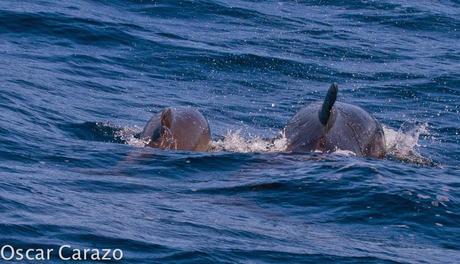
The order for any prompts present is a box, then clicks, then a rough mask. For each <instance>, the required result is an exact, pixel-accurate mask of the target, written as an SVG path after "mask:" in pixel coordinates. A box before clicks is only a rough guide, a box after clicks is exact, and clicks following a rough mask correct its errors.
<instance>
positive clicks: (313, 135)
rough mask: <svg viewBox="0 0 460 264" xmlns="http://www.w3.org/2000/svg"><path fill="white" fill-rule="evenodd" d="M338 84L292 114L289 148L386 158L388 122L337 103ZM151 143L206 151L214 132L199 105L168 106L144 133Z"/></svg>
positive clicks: (289, 128)
mask: <svg viewBox="0 0 460 264" xmlns="http://www.w3.org/2000/svg"><path fill="white" fill-rule="evenodd" d="M337 93H338V86H337V84H335V83H334V84H332V85H331V86H330V88H329V90H328V92H327V95H326V97H325V99H324V101H322V102H321V101H318V102H314V103H312V104H310V105H308V106H306V107H304V108H302V109H301V110H300V111H299V112H297V114H295V115H294V117H292V118H291V119H290V120H289V121H288V123H287V125H286V127H285V128H284V134H285V137H286V139H287V147H286V150H287V151H291V152H311V151H320V152H325V153H327V152H334V151H336V150H345V151H352V152H353V153H355V154H356V155H357V156H364V157H374V158H382V157H383V156H384V155H385V136H384V133H383V128H382V125H381V124H380V123H379V122H378V121H377V120H376V119H375V118H374V117H372V116H371V115H370V114H369V113H368V112H366V111H365V110H363V109H362V108H360V107H358V106H355V105H351V104H346V103H341V102H336V99H337ZM140 138H141V139H143V140H144V141H145V142H147V143H146V146H149V147H154V148H161V149H175V150H190V151H206V150H208V149H209V147H210V143H211V131H210V129H209V124H208V121H207V120H206V118H205V117H204V116H203V115H202V114H201V113H200V112H199V111H198V110H196V109H195V108H191V107H177V108H176V107H174V108H172V107H168V108H166V109H164V110H163V111H161V112H160V113H158V114H156V115H155V116H153V117H152V118H151V119H150V120H149V121H148V122H147V125H146V126H145V128H144V130H143V131H142V133H141V134H140Z"/></svg>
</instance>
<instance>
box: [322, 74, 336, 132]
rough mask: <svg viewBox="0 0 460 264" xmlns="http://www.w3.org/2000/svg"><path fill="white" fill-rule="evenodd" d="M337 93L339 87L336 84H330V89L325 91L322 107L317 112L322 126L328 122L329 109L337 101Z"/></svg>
mask: <svg viewBox="0 0 460 264" xmlns="http://www.w3.org/2000/svg"><path fill="white" fill-rule="evenodd" d="M338 92H339V86H338V85H337V84H336V83H333V84H331V87H329V90H328V91H327V94H326V98H324V102H323V106H322V107H321V109H320V110H319V121H320V122H321V124H323V125H324V126H325V125H326V124H327V121H329V117H330V116H331V109H332V107H333V106H334V103H335V100H336V99H337V93H338Z"/></svg>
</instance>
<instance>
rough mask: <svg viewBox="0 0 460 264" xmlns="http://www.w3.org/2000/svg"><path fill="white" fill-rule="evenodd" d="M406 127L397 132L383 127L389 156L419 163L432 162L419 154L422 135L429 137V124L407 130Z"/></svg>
mask: <svg viewBox="0 0 460 264" xmlns="http://www.w3.org/2000/svg"><path fill="white" fill-rule="evenodd" d="M404 127H405V126H404V125H403V126H402V127H401V128H400V129H398V130H397V131H396V130H394V129H391V128H389V127H386V126H383V131H384V133H385V140H386V152H387V155H389V156H392V157H395V158H397V159H401V160H408V161H412V162H417V163H427V162H430V160H429V159H428V158H425V157H423V156H422V155H421V154H420V152H419V147H420V143H419V139H420V136H421V135H429V131H428V124H426V123H424V124H419V125H412V127H411V128H405V129H404Z"/></svg>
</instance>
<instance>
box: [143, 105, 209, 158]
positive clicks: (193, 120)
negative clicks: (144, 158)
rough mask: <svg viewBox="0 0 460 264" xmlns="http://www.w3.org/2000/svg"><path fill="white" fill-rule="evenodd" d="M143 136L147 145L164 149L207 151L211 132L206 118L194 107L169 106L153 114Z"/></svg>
mask: <svg viewBox="0 0 460 264" xmlns="http://www.w3.org/2000/svg"><path fill="white" fill-rule="evenodd" d="M141 138H142V139H144V140H146V141H148V143H147V144H146V146H149V147H154V148H162V149H175V150H191V151H206V150H208V149H209V147H210V143H211V132H210V129H209V124H208V121H207V120H206V118H205V117H204V116H203V115H202V114H201V113H200V112H199V111H198V110H196V109H195V108H192V107H169V108H166V109H164V110H163V111H162V112H161V113H158V114H156V115H155V116H153V117H152V118H151V119H150V120H149V121H148V122H147V125H146V126H145V127H144V130H143V131H142V133H141Z"/></svg>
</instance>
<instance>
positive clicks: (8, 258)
mask: <svg viewBox="0 0 460 264" xmlns="http://www.w3.org/2000/svg"><path fill="white" fill-rule="evenodd" d="M5 249H8V250H9V251H10V252H9V253H10V256H9V257H6V256H5ZM0 255H1V256H2V259H3V260H12V259H13V258H14V248H13V247H12V246H10V245H4V246H3V247H2V249H1V250H0Z"/></svg>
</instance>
